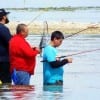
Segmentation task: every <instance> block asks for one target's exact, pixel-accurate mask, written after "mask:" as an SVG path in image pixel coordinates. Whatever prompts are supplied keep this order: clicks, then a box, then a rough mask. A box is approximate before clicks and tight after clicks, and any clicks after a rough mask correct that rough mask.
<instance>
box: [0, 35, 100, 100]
mask: <svg viewBox="0 0 100 100" xmlns="http://www.w3.org/2000/svg"><path fill="white" fill-rule="evenodd" d="M40 38H41V36H39V35H29V37H28V38H27V41H28V42H29V43H30V44H31V45H35V46H38V44H39V42H40ZM99 43H100V34H94V35H93V34H78V35H75V36H73V37H70V38H66V39H65V40H64V41H63V44H62V45H61V46H60V47H59V48H58V49H59V55H68V54H73V53H77V52H81V51H87V50H94V51H93V52H86V53H83V54H79V55H75V56H72V58H73V63H72V64H67V65H65V66H64V85H63V87H61V86H59V87H54V86H53V87H43V86H42V82H43V79H42V63H41V62H40V61H41V60H42V58H41V57H40V56H38V57H37V67H36V69H35V75H34V76H32V77H31V82H30V85H32V87H33V89H32V90H27V89H26V90H12V91H7V90H5V91H1V90H0V100H26V99H28V100H51V99H52V100H99V99H100V61H99V60H100V50H98V51H95V49H99V48H100V44H99Z"/></svg>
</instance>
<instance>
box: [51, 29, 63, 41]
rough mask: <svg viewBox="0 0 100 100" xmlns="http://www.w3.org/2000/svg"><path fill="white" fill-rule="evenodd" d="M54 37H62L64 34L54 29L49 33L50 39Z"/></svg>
mask: <svg viewBox="0 0 100 100" xmlns="http://www.w3.org/2000/svg"><path fill="white" fill-rule="evenodd" d="M54 38H56V39H64V35H63V33H62V32H60V31H54V32H52V34H51V41H52V40H54Z"/></svg>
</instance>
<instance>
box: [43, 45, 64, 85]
mask: <svg viewBox="0 0 100 100" xmlns="http://www.w3.org/2000/svg"><path fill="white" fill-rule="evenodd" d="M57 53H58V51H57V49H56V48H55V47H52V46H51V45H48V46H46V47H45V48H44V51H43V60H44V61H45V62H43V83H44V84H47V83H55V82H56V81H57V80H63V67H62V66H61V67H59V68H52V67H51V65H50V64H49V63H48V62H51V61H56V56H57Z"/></svg>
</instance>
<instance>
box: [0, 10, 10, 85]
mask: <svg viewBox="0 0 100 100" xmlns="http://www.w3.org/2000/svg"><path fill="white" fill-rule="evenodd" d="M7 14H9V12H6V11H5V10H4V9H0V80H1V81H2V83H4V84H6V83H11V75H10V71H9V69H10V65H9V40H10V39H11V34H10V31H9V29H8V28H7V27H6V26H5V25H4V24H7V23H8V22H9V20H8V18H7Z"/></svg>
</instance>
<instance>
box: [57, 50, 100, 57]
mask: <svg viewBox="0 0 100 100" xmlns="http://www.w3.org/2000/svg"><path fill="white" fill-rule="evenodd" d="M99 50H100V49H93V50H86V51H81V52H78V53H73V54H69V55H66V56H60V57H57V58H65V57H69V56H75V55H80V54H85V53H90V52H94V51H99Z"/></svg>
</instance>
